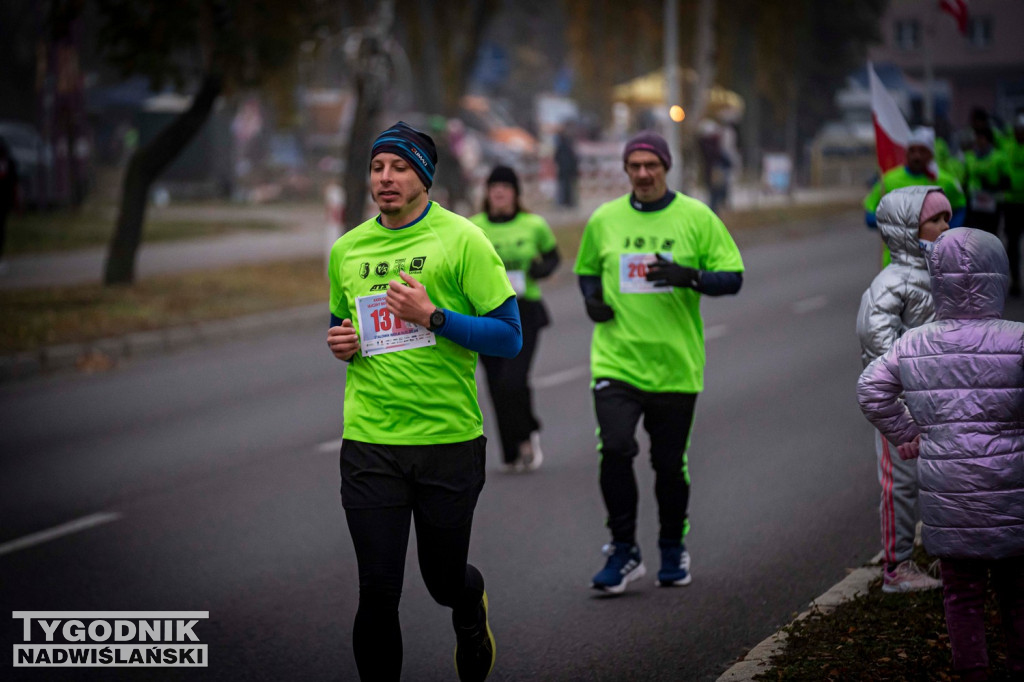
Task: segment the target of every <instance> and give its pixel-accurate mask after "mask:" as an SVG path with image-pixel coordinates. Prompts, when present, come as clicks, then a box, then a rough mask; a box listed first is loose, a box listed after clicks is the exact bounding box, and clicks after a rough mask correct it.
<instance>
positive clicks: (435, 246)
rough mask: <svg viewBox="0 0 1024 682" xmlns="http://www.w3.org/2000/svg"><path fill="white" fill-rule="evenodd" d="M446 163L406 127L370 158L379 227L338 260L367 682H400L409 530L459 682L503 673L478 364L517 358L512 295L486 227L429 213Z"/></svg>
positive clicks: (346, 464)
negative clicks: (486, 516)
mask: <svg viewBox="0 0 1024 682" xmlns="http://www.w3.org/2000/svg"><path fill="white" fill-rule="evenodd" d="M436 163H437V152H436V149H435V147H434V142H433V140H432V139H431V138H430V136H428V135H426V134H424V133H421V132H420V131H418V130H415V129H413V128H411V127H409V126H408V125H406V124H405V123H402V122H399V123H397V124H395V125H394V126H392V127H391V128H389V129H388V130H385V131H384V132H383V133H381V134H380V136H378V138H377V140H376V141H375V142H374V144H373V149H372V151H371V159H370V189H371V192H372V195H373V200H374V201H375V202H376V204H377V206H378V208H379V209H380V215H379V216H377V217H376V218H373V219H371V220H368V221H366V222H365V223H363V224H362V225H359V226H358V227H356V228H354V229H353V230H351V231H350V232H348V233H346V234H345V235H343V236H342V237H341V238H340V239H338V241H337V242H335V244H334V246H333V247H332V249H331V256H330V268H329V275H330V283H331V295H330V309H331V328H330V330H329V331H328V335H327V343H328V346H329V347H330V348H331V351H332V352H333V353H334V355H335V357H337V358H338V359H339V360H344V361H345V362H346V363H347V365H346V381H345V410H344V411H345V424H344V434H343V436H344V438H343V441H342V446H341V501H342V506H343V507H344V508H345V518H346V520H347V522H348V527H349V530H350V531H351V534H352V543H353V545H354V546H355V550H356V559H357V561H358V564H359V609H358V611H357V613H356V619H355V627H354V629H353V633H352V646H353V650H354V652H355V658H356V666H357V668H358V669H359V675H360V677H361V678H362V679H364V680H398V679H399V678H400V676H401V671H402V633H401V628H400V626H399V621H398V603H399V599H400V597H401V593H402V581H403V572H404V568H405V555H406V550H407V546H408V542H409V528H410V523H411V522H415V524H416V542H417V554H418V556H419V563H420V570H421V572H422V574H423V581H424V583H426V586H427V589H428V590H429V591H430V595H431V596H432V597H433V598H434V600H435V601H437V602H438V603H440V604H442V605H444V606H448V607H450V608H451V609H452V623H453V625H454V626H455V634H456V649H455V665H456V668H457V671H458V675H459V679H460V680H463V681H464V682H465V681H468V680H478V681H479V680H483V679H485V678H486V677H487V675H488V674H489V673H490V671H491V669H492V667H493V665H494V656H495V646H494V637H493V635H492V634H491V629H490V626H489V625H488V621H487V608H488V601H487V594H486V592H485V591H484V582H483V577H482V576H481V575H480V572H479V571H478V570H477V569H476V568H475V567H473V566H472V565H470V564H468V563H467V557H468V553H469V539H470V531H471V527H472V522H473V511H474V509H475V507H476V502H477V497H478V496H479V494H480V490H481V489H482V488H483V484H484V449H485V448H484V445H485V440H484V437H483V427H482V418H481V415H480V408H479V405H478V403H477V391H476V381H475V375H474V372H475V369H476V361H477V353H478V352H484V353H488V354H490V355H498V356H503V357H511V356H514V355H515V354H516V353H518V352H519V348H520V346H521V344H522V332H521V328H520V324H519V313H518V308H517V307H516V302H515V293H514V292H513V290H512V286H511V285H510V284H509V281H508V277H506V276H505V267H504V265H502V262H501V259H500V258H498V254H497V253H495V251H494V247H493V246H491V243H490V242H489V241H488V240H487V238H486V237H485V236H484V235H483V233H482V232H481V231H480V229H479V228H478V227H476V226H475V225H473V224H472V223H470V222H469V221H468V220H466V219H465V218H462V217H460V216H458V215H456V214H454V213H451V212H449V211H446V210H445V209H444V208H442V207H441V206H439V205H437V204H436V203H434V202H432V201H430V199H429V197H428V195H427V191H428V190H429V188H430V185H431V182H432V180H433V176H434V170H435V164H436Z"/></svg>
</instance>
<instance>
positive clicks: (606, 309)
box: [583, 289, 615, 322]
mask: <svg viewBox="0 0 1024 682" xmlns="http://www.w3.org/2000/svg"><path fill="white" fill-rule="evenodd" d="M583 303H584V304H585V305H586V306H587V317H589V318H590V319H591V320H593V321H594V322H607V321H608V320H610V319H612V318H613V317H615V311H614V310H612V307H611V306H610V305H608V304H607V303H605V302H604V296H603V295H602V293H601V290H600V289H598V290H597V293H596V294H595V295H594V296H587V297H586V298H584V299H583Z"/></svg>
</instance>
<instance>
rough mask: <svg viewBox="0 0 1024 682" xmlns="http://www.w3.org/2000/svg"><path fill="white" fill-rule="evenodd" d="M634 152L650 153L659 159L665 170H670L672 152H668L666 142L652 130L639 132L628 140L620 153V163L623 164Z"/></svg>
mask: <svg viewBox="0 0 1024 682" xmlns="http://www.w3.org/2000/svg"><path fill="white" fill-rule="evenodd" d="M636 151H644V152H651V153H652V154H655V155H656V156H657V157H658V158H659V159H661V163H662V164H664V166H665V170H669V169H670V168H672V152H670V151H669V150H668V142H665V138H664V137H662V136H661V135H659V134H658V133H656V132H654V131H653V130H644V131H641V132H639V133H637V134H636V135H634V136H633V137H631V138H630V139H629V142H627V143H626V149H625V150H624V151H623V152H622V162H623V163H625V162H626V159H628V158H629V155H630V154H632V153H633V152H636Z"/></svg>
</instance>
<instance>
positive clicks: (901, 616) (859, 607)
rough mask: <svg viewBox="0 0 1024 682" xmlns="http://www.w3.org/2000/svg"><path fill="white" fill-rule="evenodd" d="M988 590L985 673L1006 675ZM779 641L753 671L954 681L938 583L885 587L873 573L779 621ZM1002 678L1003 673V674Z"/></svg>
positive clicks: (873, 681) (816, 680) (808, 677)
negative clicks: (822, 608)
mask: <svg viewBox="0 0 1024 682" xmlns="http://www.w3.org/2000/svg"><path fill="white" fill-rule="evenodd" d="M1000 622H1001V621H1000V617H999V613H998V609H997V607H996V603H995V598H994V597H993V595H992V593H991V591H990V592H989V595H988V599H987V602H986V605H985V634H986V637H987V639H988V649H989V664H990V670H991V672H992V674H993V679H996V680H998V679H1004V678H1003V677H1000V675H1003V676H1005V674H1006V642H1005V640H1004V639H1003V636H1002V631H1001V625H1000ZM785 632H786V635H787V637H786V642H785V648H784V649H783V650H782V651H781V652H780V653H778V654H776V655H775V656H773V657H772V658H771V661H770V664H771V667H770V668H769V669H767V670H765V671H764V672H763V673H760V674H758V675H756V676H755V677H754V679H755V680H763V681H769V680H770V681H772V682H782V681H786V682H824V681H826V680H827V681H835V682H838V681H840V680H842V681H843V682H878V681H880V680H892V681H893V682H896V681H899V682H903V681H910V680H921V681H925V680H928V681H932V680H943V681H947V680H948V681H952V680H958V679H959V676H957V675H955V674H954V673H953V672H952V665H953V660H952V653H951V650H950V647H949V635H948V634H947V632H946V620H945V617H944V616H943V611H942V590H941V589H940V590H931V591H928V592H910V593H905V594H885V593H883V592H882V581H881V579H879V580H876V581H875V582H874V583H872V585H871V586H870V588H869V591H868V593H867V594H866V595H863V596H860V597H857V598H856V599H852V600H850V601H847V602H844V603H842V604H840V605H839V606H838V607H836V609H835V610H834V611H832V612H831V613H827V614H822V613H812V614H811V615H809V616H808V617H807V618H804V619H803V620H800V621H797V622H794V623H792V624H791V625H789V626H788V627H786V628H785ZM1005 679H1008V678H1005Z"/></svg>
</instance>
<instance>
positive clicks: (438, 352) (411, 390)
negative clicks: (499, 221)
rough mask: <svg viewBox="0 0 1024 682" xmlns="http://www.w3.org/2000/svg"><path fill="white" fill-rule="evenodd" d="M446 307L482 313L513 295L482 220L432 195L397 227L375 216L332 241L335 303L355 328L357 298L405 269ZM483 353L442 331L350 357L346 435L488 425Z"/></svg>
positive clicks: (399, 437) (406, 439)
mask: <svg viewBox="0 0 1024 682" xmlns="http://www.w3.org/2000/svg"><path fill="white" fill-rule="evenodd" d="M400 270H401V271H404V272H406V273H408V274H409V275H411V276H412V277H414V278H416V279H417V280H419V281H420V282H422V283H423V285H424V286H425V287H426V289H427V293H428V294H429V296H430V300H431V301H432V302H433V303H434V305H436V306H437V307H439V308H446V309H448V310H452V311H455V312H457V313H463V314H466V315H477V316H479V315H484V314H486V313H489V312H491V311H492V310H494V309H495V308H497V307H498V306H500V305H501V304H502V303H504V302H505V301H506V300H508V299H509V298H510V297H512V296H514V295H515V294H514V292H513V291H512V287H511V285H510V284H509V281H508V277H507V276H506V275H505V267H504V266H503V265H502V263H501V259H500V258H499V257H498V254H497V253H495V251H494V247H493V246H491V243H490V242H489V241H488V240H487V238H486V237H485V236H484V234H483V233H482V232H481V231H480V229H479V228H478V227H476V226H475V225H473V224H472V223H470V222H469V221H468V220H466V219H465V218H463V217H461V216H459V215H456V214H455V213H452V212H451V211H448V210H446V209H444V208H442V207H441V206H439V205H438V204H436V203H433V202H431V203H430V206H429V207H428V209H427V211H426V214H425V215H424V216H423V217H422V218H420V219H419V220H417V221H415V222H413V223H412V224H410V225H408V226H406V227H403V228H401V229H398V230H392V229H388V228H386V227H384V226H383V225H381V224H380V223H379V222H377V219H376V218H373V219H371V220H368V221H366V222H365V223H363V224H362V225H359V226H358V227H356V228H354V229H353V230H351V231H349V232H347V233H346V234H344V235H342V237H341V238H340V239H338V241H336V242H335V243H334V246H333V247H332V248H331V256H330V265H329V277H330V282H331V298H330V307H331V312H332V313H333V314H334V315H336V316H337V317H339V318H341V319H345V318H348V319H351V320H352V324H353V325H354V326H355V327H356V328H357V329H358V328H359V319H358V315H357V314H356V297H358V296H367V295H371V294H374V293H378V294H379V293H381V292H385V291H386V290H387V286H388V283H389V282H390V281H391V280H398V281H401V279H400V278H399V276H398V272H399V271H400ZM476 361H477V354H476V353H475V352H473V351H471V350H468V349H466V348H463V347H462V346H460V345H458V344H456V343H454V342H452V341H449V340H448V339H445V338H442V337H440V336H438V337H436V344H435V345H430V346H424V347H420V348H410V349H407V350H401V351H397V352H392V353H382V354H380V355H372V356H370V357H363V356H362V355H360V354H359V353H356V355H355V356H353V358H352V361H351V362H350V363H349V364H348V366H347V377H346V381H345V409H344V413H345V427H344V434H343V435H344V437H345V438H346V439H349V440H357V441H363V442H366V443H380V444H386V445H436V444H442V443H459V442H462V441H467V440H471V439H473V438H476V437H477V436H480V435H482V434H483V417H482V416H481V414H480V406H479V404H478V403H477V393H476V377H475V371H476Z"/></svg>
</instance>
